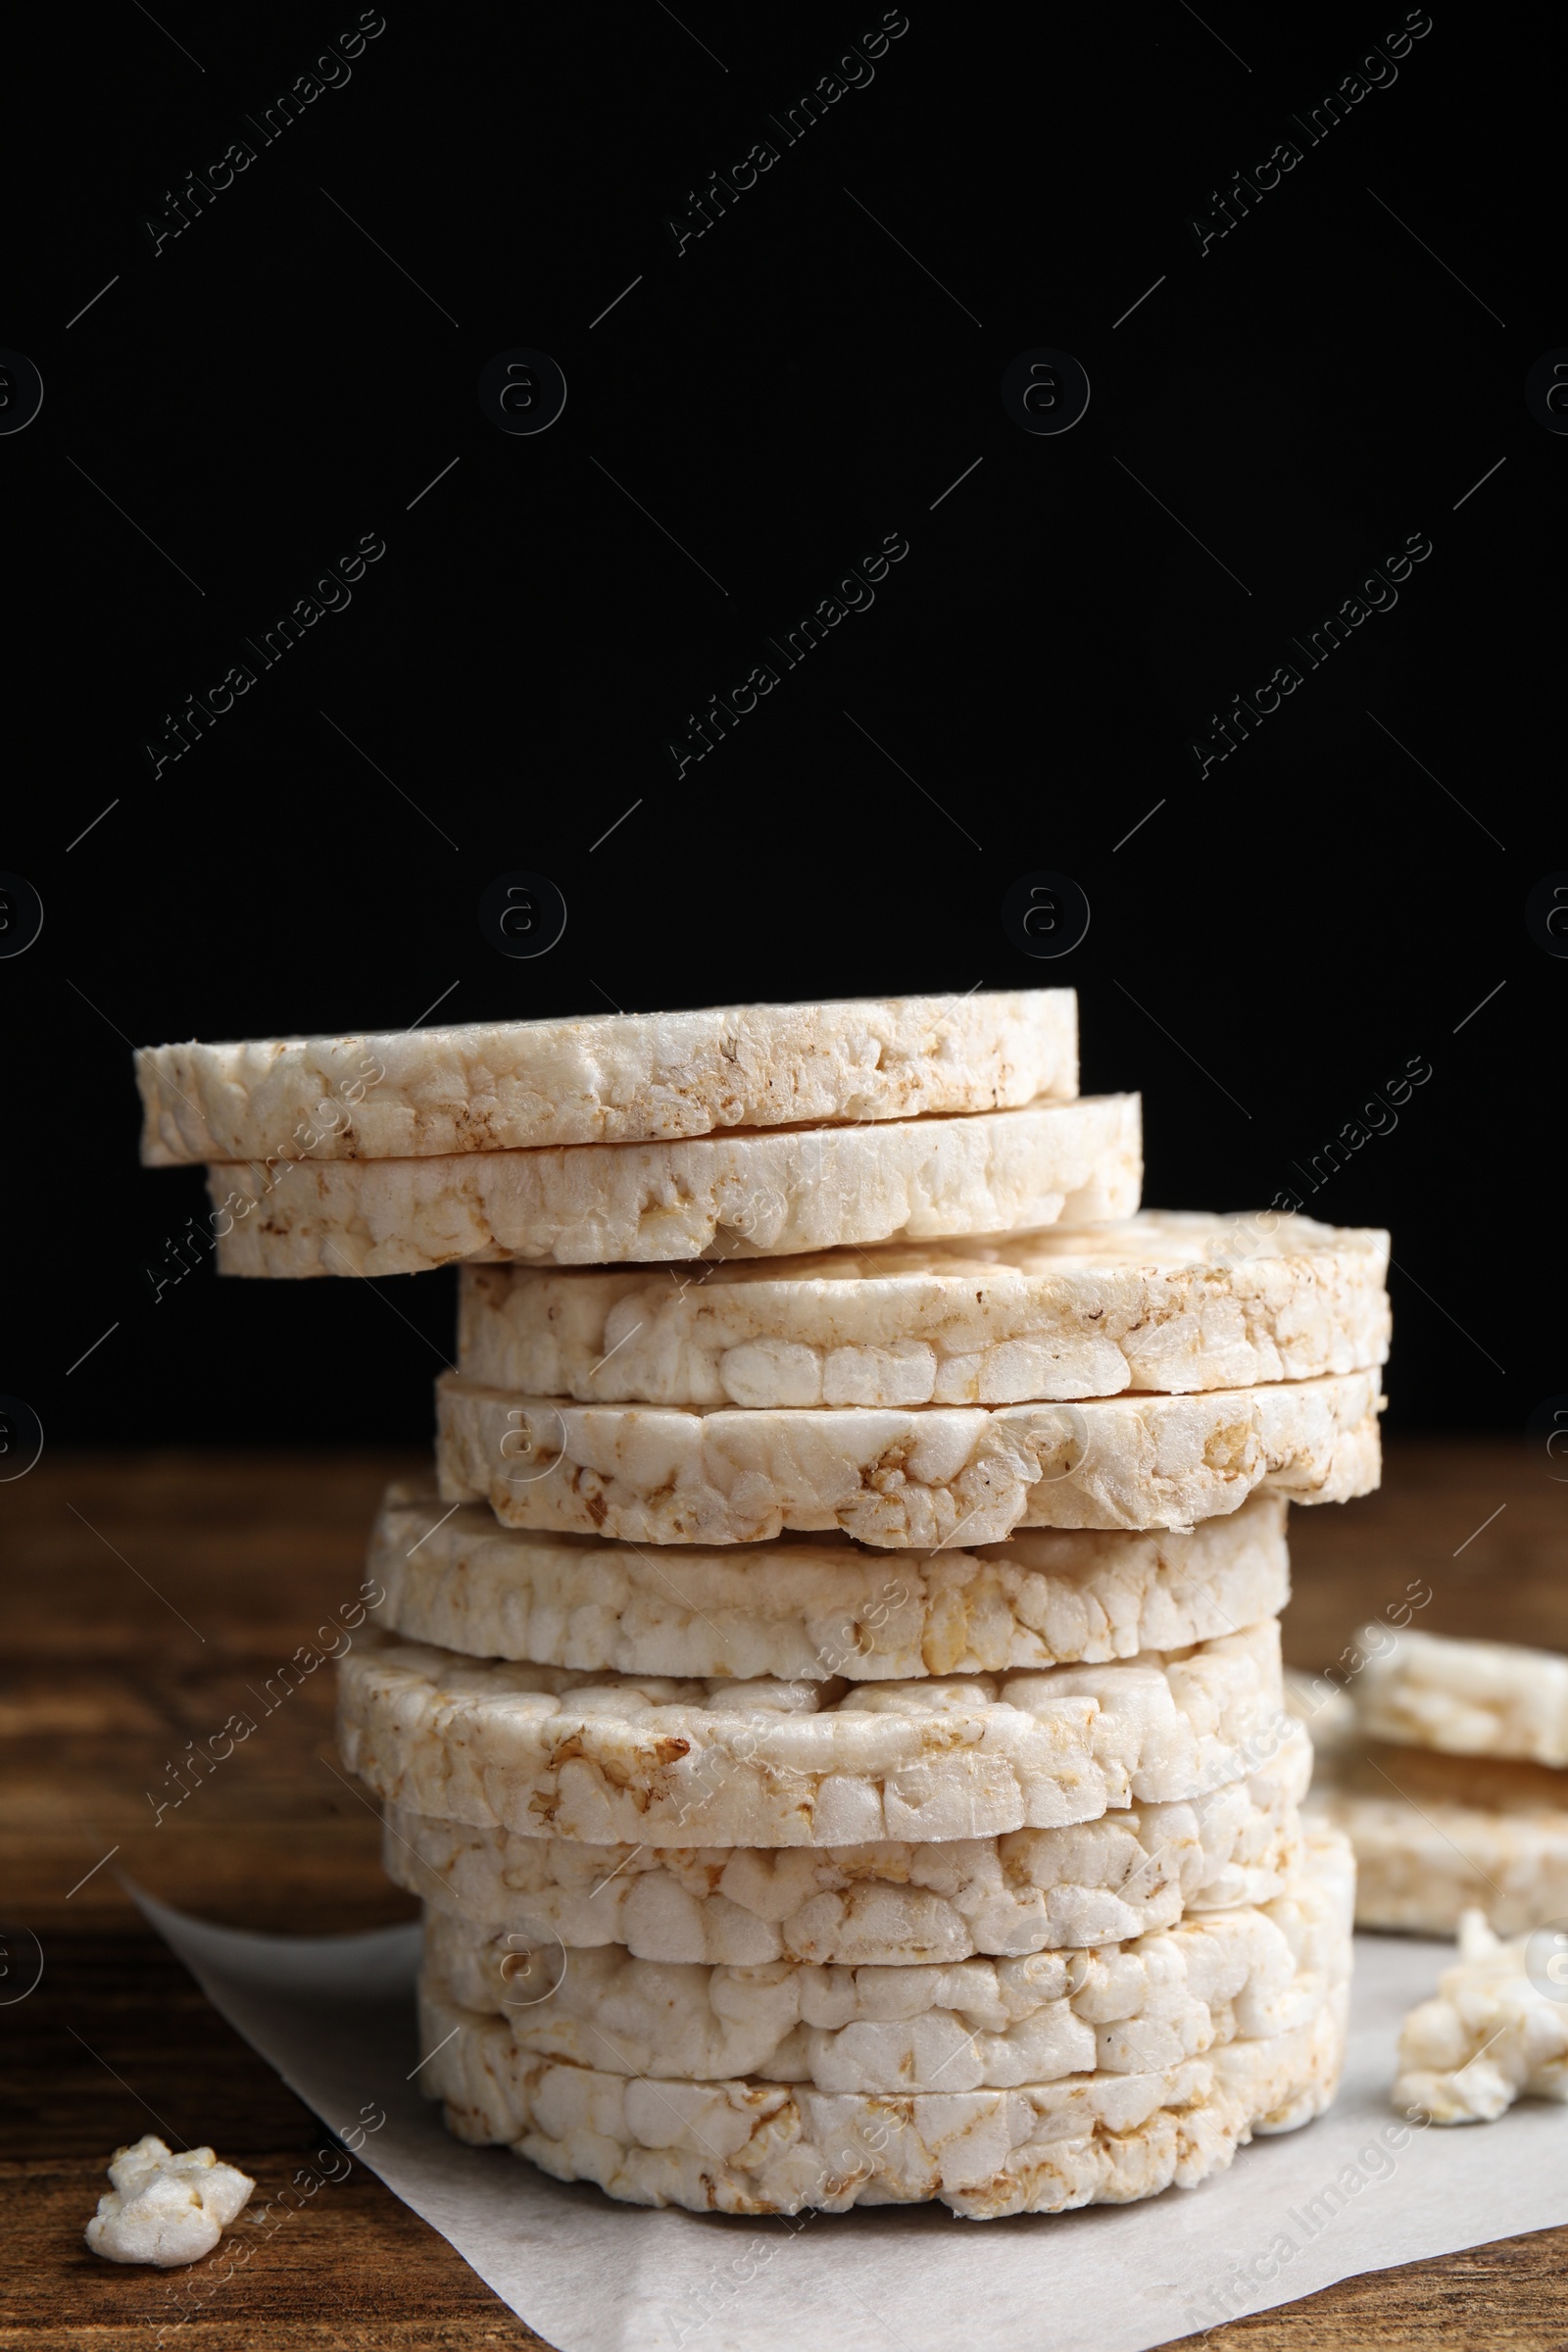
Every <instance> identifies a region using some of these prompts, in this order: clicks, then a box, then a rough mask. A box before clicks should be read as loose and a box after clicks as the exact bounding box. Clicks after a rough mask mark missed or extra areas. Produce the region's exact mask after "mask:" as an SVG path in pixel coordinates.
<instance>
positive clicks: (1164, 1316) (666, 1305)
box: [458, 1209, 1389, 1408]
mask: <svg viewBox="0 0 1568 2352" xmlns="http://www.w3.org/2000/svg"><path fill="white" fill-rule="evenodd" d="M1388 1256H1389V1241H1388V1236H1387V1234H1384V1233H1376V1232H1363V1231H1360V1230H1340V1229H1337V1228H1335V1227H1334V1226H1332V1225H1319V1224H1316V1223H1314V1222H1313V1220H1312V1219H1311V1218H1310V1217H1302V1216H1283V1217H1282V1216H1278V1215H1276V1214H1275V1213H1274V1212H1273V1211H1272V1210H1263V1211H1260V1212H1258V1213H1256V1214H1252V1215H1235V1216H1204V1215H1199V1214H1196V1213H1195V1214H1182V1213H1178V1212H1176V1211H1173V1210H1155V1209H1145V1210H1143V1211H1142V1212H1141V1213H1140V1214H1139V1215H1138V1216H1136V1217H1133V1218H1131V1219H1129V1220H1128V1221H1127V1223H1125V1224H1122V1225H1111V1226H1102V1227H1099V1228H1097V1229H1096V1230H1095V1231H1094V1232H1092V1233H1086V1232H1082V1231H1080V1230H1077V1229H1076V1228H1072V1229H1067V1230H1063V1229H1062V1228H1061V1227H1059V1226H1058V1227H1051V1228H1048V1230H1047V1231H1045V1232H1043V1233H1028V1234H1016V1235H1009V1236H1002V1237H996V1238H992V1239H988V1240H983V1241H946V1242H943V1241H928V1242H921V1243H918V1244H915V1243H907V1242H900V1243H883V1244H882V1245H881V1246H880V1247H877V1248H870V1249H865V1250H827V1251H819V1252H817V1253H816V1254H815V1255H814V1256H809V1257H804V1258H797V1259H795V1260H794V1261H792V1263H791V1264H790V1265H789V1266H788V1267H778V1266H774V1265H772V1264H770V1263H769V1262H768V1261H767V1260H766V1259H758V1258H749V1259H745V1260H741V1259H736V1260H734V1261H733V1262H731V1263H728V1264H724V1265H714V1266H711V1267H708V1268H705V1269H704V1271H703V1272H702V1274H700V1275H693V1274H691V1273H690V1272H683V1273H681V1274H679V1275H677V1274H676V1273H674V1272H673V1271H672V1270H666V1271H662V1272H656V1271H654V1270H653V1269H651V1268H649V1267H645V1266H615V1267H609V1268H601V1267H593V1268H588V1267H576V1268H571V1269H563V1270H560V1271H553V1270H550V1269H546V1268H535V1267H530V1266H505V1267H503V1266H467V1267H465V1268H464V1271H463V1278H462V1288H461V1291H460V1295H459V1309H458V1366H459V1369H460V1370H461V1371H463V1372H466V1374H467V1375H468V1376H469V1378H470V1379H473V1380H477V1381H480V1382H483V1383H484V1384H486V1385H487V1386H489V1387H492V1388H499V1389H516V1390H520V1391H521V1392H522V1393H523V1394H524V1395H526V1396H532V1397H573V1398H575V1399H576V1400H577V1401H578V1402H580V1403H607V1404H734V1405H742V1406H745V1407H748V1408H756V1407H758V1406H761V1405H822V1404H826V1405H846V1404H859V1405H912V1404H1020V1403H1027V1402H1030V1401H1033V1400H1034V1399H1037V1398H1059V1399H1063V1400H1071V1399H1075V1398H1078V1397H1115V1396H1119V1395H1120V1394H1121V1393H1122V1391H1123V1390H1126V1389H1152V1390H1156V1391H1168V1392H1170V1393H1172V1394H1175V1395H1185V1394H1187V1393H1188V1392H1190V1391H1192V1390H1196V1389H1241V1388H1250V1387H1251V1386H1253V1385H1254V1384H1255V1383H1258V1382H1262V1381H1275V1380H1310V1379H1314V1378H1315V1377H1316V1376H1317V1375H1318V1374H1319V1373H1322V1372H1352V1371H1359V1370H1363V1369H1365V1368H1366V1367H1368V1366H1371V1365H1375V1364H1381V1363H1383V1362H1384V1361H1385V1360H1386V1358H1387V1355H1388V1347H1389V1300H1388V1292H1387V1289H1386V1282H1387V1275H1388Z"/></svg>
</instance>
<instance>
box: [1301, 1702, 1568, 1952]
mask: <svg viewBox="0 0 1568 2352" xmlns="http://www.w3.org/2000/svg"><path fill="white" fill-rule="evenodd" d="M1308 1801H1309V1803H1310V1805H1311V1808H1312V1812H1313V1814H1314V1816H1315V1817H1318V1818H1321V1819H1324V1820H1327V1821H1329V1822H1332V1823H1333V1824H1334V1825H1335V1826H1336V1827H1337V1828H1339V1829H1342V1830H1343V1831H1344V1832H1345V1834H1346V1836H1347V1837H1348V1838H1349V1840H1350V1843H1351V1844H1352V1846H1353V1847H1354V1848H1355V1859H1356V1872H1357V1880H1356V1901H1355V1918H1356V1925H1357V1926H1358V1927H1362V1928H1384V1929H1397V1930H1400V1931H1402V1932H1403V1933H1404V1934H1406V1935H1411V1936H1452V1935H1454V1934H1456V1933H1457V1930H1458V1926H1459V1922H1460V1919H1461V1918H1462V1916H1463V1914H1464V1913H1465V1912H1466V1911H1469V1910H1480V1911H1484V1912H1485V1913H1486V1916H1487V1919H1488V1921H1489V1922H1490V1924H1491V1926H1492V1927H1493V1928H1494V1929H1495V1931H1496V1933H1497V1934H1498V1935H1499V1936H1524V1935H1529V1934H1531V1933H1532V1932H1533V1931H1534V1930H1535V1929H1537V1928H1544V1927H1549V1926H1551V1925H1553V1924H1554V1923H1561V1922H1562V1921H1563V1920H1565V1919H1568V1772H1563V1771H1558V1770H1554V1769H1553V1768H1552V1767H1551V1766H1549V1765H1545V1764H1530V1763H1521V1762H1517V1761H1514V1760H1510V1759H1507V1758H1502V1757H1489V1756H1452V1755H1441V1754H1439V1753H1437V1752H1436V1751H1433V1750H1429V1749H1423V1748H1416V1747H1400V1746H1396V1745H1393V1744H1383V1743H1381V1742H1378V1741H1365V1740H1363V1741H1362V1742H1360V1744H1359V1746H1358V1747H1357V1748H1355V1749H1353V1750H1352V1749H1347V1750H1344V1751H1342V1752H1340V1753H1338V1754H1333V1755H1329V1756H1324V1755H1321V1754H1320V1755H1319V1757H1318V1775H1317V1778H1316V1780H1315V1781H1314V1783H1313V1787H1312V1792H1311V1796H1310V1798H1309V1800H1308Z"/></svg>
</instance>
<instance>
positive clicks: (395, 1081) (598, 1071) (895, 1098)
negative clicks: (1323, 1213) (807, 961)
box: [136, 988, 1078, 1167]
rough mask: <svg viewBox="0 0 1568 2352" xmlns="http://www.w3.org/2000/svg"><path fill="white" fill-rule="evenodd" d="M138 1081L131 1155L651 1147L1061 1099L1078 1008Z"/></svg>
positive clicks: (402, 1052) (499, 1039)
mask: <svg viewBox="0 0 1568 2352" xmlns="http://www.w3.org/2000/svg"><path fill="white" fill-rule="evenodd" d="M136 1082H137V1085H138V1087H139V1088H140V1090H141V1099H142V1110H143V1116H144V1127H143V1134H142V1159H143V1162H144V1163H145V1165H146V1166H148V1167H172V1166H174V1165H176V1164H178V1163H179V1162H182V1161H188V1160H202V1159H206V1160H220V1159H223V1160H229V1159H232V1160H244V1159H264V1160H265V1159H269V1158H271V1157H273V1156H280V1157H282V1158H285V1159H301V1158H321V1159H412V1158H424V1157H426V1156H428V1155H431V1154H440V1153H446V1152H510V1151H518V1150H532V1149H537V1148H539V1147H548V1146H551V1145H556V1144H612V1143H656V1142H661V1141H662V1140H664V1139H666V1138H673V1137H676V1136H685V1135H708V1134H710V1133H711V1132H712V1131H713V1130H714V1129H715V1128H721V1127H781V1126H791V1125H796V1124H806V1123H809V1122H819V1121H828V1120H832V1121H837V1120H861V1119H907V1118H917V1117H923V1116H929V1115H930V1114H932V1113H933V1112H936V1113H952V1112H956V1111H959V1112H961V1111H974V1110H998V1109H1001V1108H1003V1107H1005V1106H1007V1105H1012V1104H1018V1103H1032V1102H1033V1101H1034V1100H1035V1098H1036V1097H1037V1096H1040V1095H1051V1096H1054V1097H1057V1098H1060V1099H1064V1100H1069V1101H1070V1100H1071V1098H1072V1097H1073V1096H1074V1095H1076V1094H1077V1092H1078V1005H1077V999H1076V997H1075V996H1074V994H1073V992H1072V990H1071V989H1070V988H1033V989H1009V990H1002V991H997V992H995V993H989V994H986V995H979V994H976V995H972V996H967V997H866V998H855V999H849V1000H843V1001H838V1002H834V1003H830V1004H824V1005H718V1006H716V1007H714V1008H712V1009H711V1010H708V1011H701V1012H620V1013H593V1014H589V1015H586V1016H584V1017H581V1018H577V1019H571V1020H544V1021H470V1022H466V1023H464V1024H462V1025H459V1026H447V1027H442V1028H432V1029H418V1028H416V1029H399V1030H378V1031H368V1032H363V1033H355V1034H351V1035H349V1036H344V1037H279V1038H254V1039H251V1040H249V1041H247V1042H245V1043H243V1044H235V1045H198V1044H195V1043H191V1044H188V1045H172V1046H148V1047H144V1048H143V1049H142V1050H141V1051H140V1052H139V1053H138V1054H137V1055H136ZM334 1111H335V1112H337V1113H339V1114H340V1115H338V1116H336V1117H329V1116H326V1115H324V1114H327V1113H330V1112H334ZM312 1137H314V1138H315V1140H314V1141H310V1140H308V1139H310V1138H312Z"/></svg>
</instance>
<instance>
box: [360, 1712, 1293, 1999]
mask: <svg viewBox="0 0 1568 2352" xmlns="http://www.w3.org/2000/svg"><path fill="white" fill-rule="evenodd" d="M1258 1744H1259V1745H1267V1744H1268V1743H1267V1741H1262V1742H1259V1743H1258ZM1311 1770H1312V1751H1311V1743H1310V1741H1309V1740H1307V1737H1306V1735H1305V1733H1304V1732H1303V1731H1302V1730H1301V1728H1300V1726H1299V1725H1297V1724H1292V1725H1290V1726H1288V1727H1287V1728H1286V1729H1285V1730H1284V1731H1283V1733H1282V1734H1281V1737H1280V1742H1279V1746H1278V1750H1277V1752H1276V1753H1275V1754H1274V1755H1273V1756H1272V1757H1271V1758H1270V1759H1269V1760H1268V1761H1267V1762H1260V1763H1258V1764H1256V1765H1255V1766H1254V1768H1253V1769H1252V1770H1251V1771H1250V1773H1249V1774H1248V1776H1247V1778H1246V1779H1244V1780H1238V1781H1230V1782H1227V1783H1226V1784H1224V1785H1223V1786H1222V1787H1220V1788H1218V1789H1210V1790H1208V1791H1207V1792H1206V1793H1205V1794H1203V1795H1201V1796H1195V1797H1190V1798H1186V1799H1183V1800H1180V1801H1177V1802H1175V1803H1171V1804H1163V1805H1133V1806H1129V1807H1126V1808H1124V1809H1123V1810H1121V1811H1118V1812H1115V1813H1105V1814H1103V1815H1102V1816H1101V1818H1100V1819H1099V1820H1098V1821H1093V1822H1079V1823H1073V1824H1070V1825H1069V1826H1068V1827H1066V1828H1063V1829H1055V1830H1012V1831H1009V1832H1007V1833H1006V1834H1005V1835H1004V1836H1002V1837H993V1838H951V1839H948V1840H945V1841H944V1842H942V1843H940V1844H935V1845H930V1844H927V1845H920V1844H911V1843H909V1842H908V1841H907V1840H901V1839H888V1840H885V1841H883V1842H882V1843H881V1844H876V1845H854V1846H794V1847H778V1846H772V1847H769V1846H695V1847H686V1846H651V1845H646V1844H643V1843H640V1842H639V1843H638V1844H636V1845H608V1846H607V1845H584V1844H581V1843H578V1842H576V1841H575V1840H573V1839H572V1838H530V1837H525V1836H523V1835H521V1834H520V1833H519V1832H516V1831H514V1830H504V1829H500V1828H496V1827H491V1828H488V1829H481V1828H478V1827H476V1826H474V1825H473V1824H470V1823H466V1822H458V1821H442V1820H439V1819H436V1818H434V1817H432V1816H431V1815H428V1814H421V1813H411V1812H406V1811H404V1810H402V1809H401V1808H400V1807H398V1806H395V1805H389V1806H388V1807H387V1808H386V1818H385V1823H384V1831H383V1842H382V1862H383V1866H384V1868H385V1870H386V1872H387V1875H388V1877H389V1878H391V1879H393V1880H394V1881H395V1882H396V1883H397V1885H398V1886H400V1887H407V1889H408V1890H409V1892H410V1893H411V1894H417V1895H418V1896H420V1897H421V1898H422V1899H423V1900H424V1901H425V1902H426V1903H427V1904H433V1905H439V1906H440V1907H442V1908H444V1909H446V1910H448V1911H451V1912H453V1913H454V1914H455V1915H456V1916H457V1917H459V1918H461V1919H463V1920H466V1921H467V1922H468V1923H469V1924H470V1925H471V1926H472V1927H474V1928H476V1929H478V1930H481V1931H483V1932H485V1933H486V1934H489V1935H494V1936H507V1935H519V1936H522V1937H523V1938H524V1939H525V1940H526V1939H529V1938H531V1939H533V1940H534V1941H536V1942H543V1943H545V1944H547V1945H548V1944H550V1943H556V1944H569V1945H571V1946H572V1947H573V1948H574V1949H578V1950H584V1949H589V1948H592V1947H595V1946H598V1945H601V1944H622V1945H624V1946H625V1948H626V1949H627V1950H628V1951H630V1952H632V1953H634V1954H635V1955H636V1956H637V1957H638V1958H639V1959H643V1960H687V1961H692V1960H701V1961H707V1962H710V1963H714V1964H716V1963H721V1962H723V1963H729V1964H732V1965H736V1966H741V1967H758V1966H760V1965H761V1964H762V1963H764V1962H766V1961H770V1960H786V1959H788V1960H810V1961H815V1962H817V1963H819V1964H820V1965H822V1966H844V1967H854V1968H858V1967H865V1966H868V1965H874V1966H882V1967H892V1968H903V1967H908V1966H913V1965H922V1966H923V1965H928V1964H931V1963H936V1962H941V1963H951V1962H955V1961H960V1960H968V1959H970V1958H972V1957H973V1956H974V1955H976V1954H990V1955H993V1956H995V1957H997V1958H1019V1957H1022V1956H1023V1955H1025V1954H1027V1953H1030V1952H1045V1951H1062V1950H1068V1951H1070V1950H1078V1949H1084V1948H1090V1947H1093V1946H1096V1945H1100V1944H1105V1943H1117V1942H1125V1941H1127V1940H1129V1939H1130V1938H1132V1937H1133V1936H1144V1935H1147V1934H1149V1933H1150V1932H1151V1931H1152V1930H1153V1929H1156V1928H1170V1927H1175V1926H1176V1925H1177V1923H1178V1922H1179V1921H1180V1920H1181V1919H1182V1918H1183V1917H1184V1916H1187V1917H1192V1916H1196V1915H1198V1914H1201V1913H1204V1912H1209V1911H1227V1910H1232V1909H1234V1908H1236V1907H1237V1906H1238V1905H1240V1904H1244V1903H1266V1902H1268V1901H1269V1900H1270V1899H1271V1898H1272V1897H1273V1896H1275V1895H1277V1894H1279V1893H1281V1892H1282V1891H1283V1889H1284V1887H1285V1884H1286V1881H1287V1879H1288V1878H1289V1877H1290V1876H1291V1875H1292V1873H1293V1872H1294V1871H1295V1870H1296V1869H1297V1868H1298V1867H1299V1860H1300V1820H1299V1810H1298V1808H1299V1805H1300V1802H1301V1799H1302V1797H1303V1796H1304V1795H1305V1793H1306V1787H1307V1783H1308V1780H1309V1779H1310V1777H1311Z"/></svg>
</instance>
